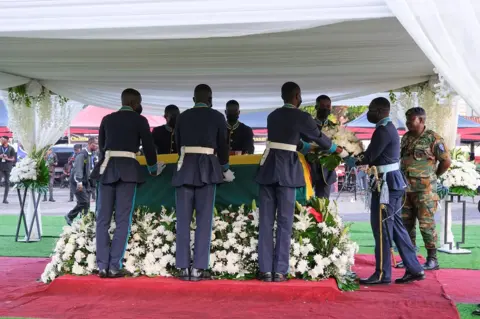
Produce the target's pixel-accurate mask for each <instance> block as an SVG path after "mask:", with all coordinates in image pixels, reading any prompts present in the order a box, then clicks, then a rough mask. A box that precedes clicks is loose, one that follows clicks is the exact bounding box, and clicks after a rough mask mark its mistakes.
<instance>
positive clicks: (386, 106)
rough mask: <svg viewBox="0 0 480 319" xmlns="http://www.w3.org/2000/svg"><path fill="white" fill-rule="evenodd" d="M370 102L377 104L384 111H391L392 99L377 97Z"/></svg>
mask: <svg viewBox="0 0 480 319" xmlns="http://www.w3.org/2000/svg"><path fill="white" fill-rule="evenodd" d="M370 104H373V105H375V106H376V107H378V108H379V109H380V110H382V111H390V101H389V100H387V99H386V98H384V97H377V98H375V99H373V100H372V102H371V103H370Z"/></svg>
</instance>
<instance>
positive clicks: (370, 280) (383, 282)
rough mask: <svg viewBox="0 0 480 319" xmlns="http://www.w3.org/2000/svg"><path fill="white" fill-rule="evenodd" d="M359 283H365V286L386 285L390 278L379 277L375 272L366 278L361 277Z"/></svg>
mask: <svg viewBox="0 0 480 319" xmlns="http://www.w3.org/2000/svg"><path fill="white" fill-rule="evenodd" d="M360 284H361V285H367V286H372V285H388V284H390V280H387V279H379V278H378V275H377V274H373V275H371V276H370V277H368V278H362V279H360Z"/></svg>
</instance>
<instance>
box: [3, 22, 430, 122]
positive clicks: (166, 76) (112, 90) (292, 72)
mask: <svg viewBox="0 0 480 319" xmlns="http://www.w3.org/2000/svg"><path fill="white" fill-rule="evenodd" d="M0 35H1V33H0ZM432 69H433V66H432V65H431V63H430V62H429V61H428V59H427V58H425V56H424V55H423V53H422V52H421V50H420V49H419V48H418V47H417V45H416V44H415V43H414V42H413V40H412V39H411V38H410V37H409V36H408V34H407V33H406V32H405V30H404V29H403V27H402V26H401V25H400V24H399V23H398V22H397V21H396V20H395V19H393V18H385V19H377V20H367V21H354V22H344V23H338V24H333V25H328V26H324V27H320V28H312V29H307V30H300V31H292V32H283V33H274V34H265V35H253V36H247V37H236V38H209V39H190V40H142V41H135V40H122V41H120V40H112V41H100V40H55V39H23V38H0V71H3V72H6V73H8V74H15V75H20V76H24V77H25V78H36V79H40V80H41V81H42V83H43V84H44V85H45V86H46V87H48V88H49V89H50V90H52V91H54V92H56V93H58V94H61V95H64V96H67V97H69V98H71V99H74V100H77V101H80V102H83V103H85V104H94V105H102V106H106V107H112V108H116V107H118V103H119V95H120V92H121V90H122V89H124V88H126V87H135V88H137V89H139V90H140V91H141V92H142V95H143V97H144V102H143V104H144V106H145V112H146V113H150V114H157V115H160V114H162V112H163V111H162V107H163V106H165V105H168V104H171V103H173V104H177V105H178V106H180V107H182V108H187V107H190V106H191V104H192V92H193V88H194V86H195V85H197V84H199V83H204V82H206V83H208V84H210V85H211V86H212V89H213V91H214V107H218V108H223V106H224V105H225V102H226V101H228V100H229V99H237V100H238V101H239V102H240V103H241V106H242V109H243V110H244V112H246V111H247V110H258V109H268V108H274V107H278V105H279V104H280V103H281V101H280V92H279V91H280V86H281V85H282V84H283V83H284V82H286V81H289V80H292V81H297V82H298V83H299V84H300V86H301V87H302V91H303V100H304V101H305V102H313V101H314V99H315V98H316V97H317V96H318V95H319V94H321V93H324V94H330V95H331V96H332V97H333V99H334V100H341V99H346V98H350V97H355V96H361V95H366V94H370V93H375V92H380V91H385V90H389V89H392V88H398V87H402V86H405V85H409V84H412V83H418V82H421V81H424V80H426V79H427V78H428V76H429V75H430V74H431V73H432V72H433V71H432ZM2 78H3V76H2V74H0V79H2ZM15 80H17V79H15ZM2 82H3V81H1V80H0V83H2ZM12 84H14V85H18V83H17V82H15V83H13V82H12ZM7 86H8V85H7ZM7 86H5V85H4V88H5V87H7Z"/></svg>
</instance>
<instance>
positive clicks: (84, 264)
mask: <svg viewBox="0 0 480 319" xmlns="http://www.w3.org/2000/svg"><path fill="white" fill-rule="evenodd" d="M310 203H311V205H312V206H313V207H306V206H301V205H299V204H298V205H297V208H296V213H295V222H294V225H293V227H294V234H293V236H292V245H291V256H290V276H291V277H296V278H302V279H306V280H322V279H326V278H330V277H334V278H336V279H337V282H338V284H339V287H340V288H341V289H343V290H352V289H356V287H357V285H356V282H355V281H354V280H353V279H354V278H353V277H351V276H350V268H351V266H352V265H353V263H354V254H355V253H356V252H357V250H358V245H357V244H356V243H354V242H352V241H351V240H350V239H349V236H348V227H346V226H344V225H343V223H342V221H341V218H340V216H339V215H338V214H337V213H336V210H335V208H334V207H328V200H323V199H314V200H312V201H311V202H310ZM320 210H323V211H322V213H319V211H320ZM258 216H259V215H258V208H256V207H255V204H253V205H252V208H251V209H246V208H245V206H241V207H239V208H237V209H233V208H231V207H229V208H228V209H224V210H221V211H220V212H219V213H218V212H217V211H215V216H214V220H213V229H212V237H211V251H210V265H209V266H210V269H211V271H212V273H213V275H214V276H215V277H216V278H223V279H253V278H255V276H256V274H257V272H258V253H257V245H258V221H259V219H258V218H259V217H258ZM319 216H322V217H321V219H319ZM192 224H193V225H192V229H191V230H192V231H193V230H194V229H195V225H194V223H192ZM175 225H176V223H175V215H174V213H173V212H168V211H167V210H166V209H162V211H161V213H160V214H159V215H157V214H154V213H150V212H148V211H146V210H143V209H138V210H137V211H136V212H135V214H134V217H133V223H132V227H131V234H130V239H129V242H128V245H127V250H126V253H125V256H124V267H125V269H126V270H127V271H129V272H130V273H132V274H133V276H140V275H146V276H165V277H168V276H173V275H175V274H176V273H177V269H176V268H175V250H176V246H175ZM114 229H115V224H114V223H113V222H112V225H111V227H110V233H111V234H113V231H114ZM192 238H193V236H192ZM191 246H192V249H193V240H192V244H191ZM95 250H96V247H95V217H94V214H93V213H89V214H87V215H86V216H84V217H83V218H82V219H80V220H78V221H76V222H74V223H73V225H72V226H65V227H64V229H63V233H62V234H61V236H60V239H59V240H58V242H57V244H56V247H55V249H54V252H53V255H52V260H51V261H50V263H49V264H48V265H47V266H46V267H45V270H44V272H43V274H42V277H41V279H42V281H43V282H45V283H48V282H50V281H52V280H54V279H55V278H56V277H58V276H60V275H62V274H74V275H88V274H92V273H93V272H94V271H96V269H97V265H96V258H95Z"/></svg>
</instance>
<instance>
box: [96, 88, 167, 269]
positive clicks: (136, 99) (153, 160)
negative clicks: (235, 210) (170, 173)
mask: <svg viewBox="0 0 480 319" xmlns="http://www.w3.org/2000/svg"><path fill="white" fill-rule="evenodd" d="M141 102H142V97H141V95H140V93H139V92H138V91H136V90H134V89H126V90H125V91H123V92H122V107H121V108H120V110H119V111H117V112H114V113H112V114H109V115H107V116H105V117H104V118H103V119H102V122H101V124H100V129H99V135H98V144H99V150H100V152H99V162H98V164H97V165H96V166H95V169H94V170H93V172H92V175H91V177H92V178H93V179H95V180H97V181H98V197H97V216H96V219H97V265H98V269H99V276H100V277H101V278H105V277H111V278H116V277H123V276H125V275H127V272H126V271H125V270H124V269H123V268H122V264H123V255H124V253H125V247H126V245H127V242H128V237H129V234H130V226H131V221H132V214H133V210H134V207H135V195H136V190H137V186H138V184H141V183H143V182H144V181H145V180H144V176H143V174H142V173H141V171H140V170H141V169H142V167H141V166H140V164H139V163H138V161H137V160H136V154H135V153H136V152H137V151H138V148H139V146H140V141H141V142H142V145H143V150H144V152H145V158H146V161H147V165H148V166H147V167H148V171H149V173H150V174H151V175H158V174H160V173H161V170H162V169H163V167H164V165H159V164H157V154H156V152H155V145H154V144H153V139H152V134H151V133H150V126H149V124H148V121H147V119H146V118H145V117H143V116H141V115H140V114H138V113H137V112H136V111H135V110H137V109H138V108H139V107H140V105H141ZM114 210H115V223H116V228H115V233H114V235H113V240H112V241H111V243H110V235H109V234H108V229H109V228H110V221H111V219H112V214H113V211H114Z"/></svg>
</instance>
